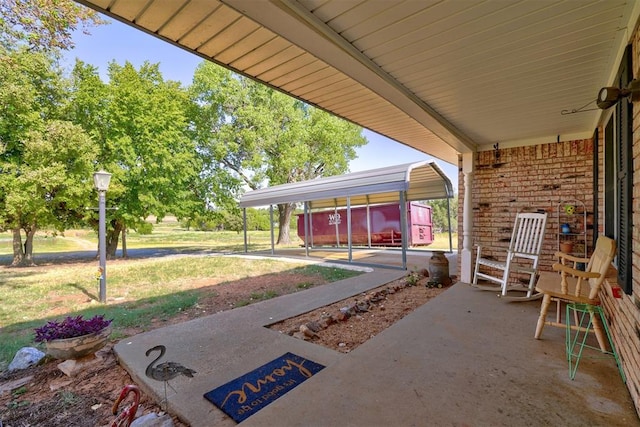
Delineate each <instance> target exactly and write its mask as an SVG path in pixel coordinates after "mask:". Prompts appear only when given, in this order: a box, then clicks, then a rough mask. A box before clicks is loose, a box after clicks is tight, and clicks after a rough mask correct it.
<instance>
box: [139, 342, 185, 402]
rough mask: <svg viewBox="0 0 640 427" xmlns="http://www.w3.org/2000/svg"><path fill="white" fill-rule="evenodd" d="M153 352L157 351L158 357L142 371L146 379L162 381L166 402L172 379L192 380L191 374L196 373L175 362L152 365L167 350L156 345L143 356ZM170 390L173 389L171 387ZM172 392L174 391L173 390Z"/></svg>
mask: <svg viewBox="0 0 640 427" xmlns="http://www.w3.org/2000/svg"><path fill="white" fill-rule="evenodd" d="M154 351H159V352H160V355H159V356H158V357H156V358H155V359H154V360H153V361H152V362H151V363H149V366H147V369H146V370H145V371H144V373H145V375H146V376H147V377H149V378H151V379H154V380H156V381H162V382H163V383H164V402H166V401H167V384H168V381H169V380H172V379H174V378H175V377H177V376H178V375H185V376H187V377H189V378H193V374H195V373H196V371H194V370H193V369H190V368H186V367H184V366H182V365H181V364H179V363H176V362H162V363H160V364H158V365H154V364H155V363H156V362H157V361H158V360H160V359H161V358H162V357H163V356H164V354H165V352H166V351H167V348H166V347H165V346H163V345H157V346H155V347H152V348H150V349H149V350H147V352H146V353H145V354H146V356H147V357H148V356H149V354H151V353H153V352H154ZM170 387H171V386H170ZM171 388H172V389H173V387H171ZM173 390H174V391H175V389H173Z"/></svg>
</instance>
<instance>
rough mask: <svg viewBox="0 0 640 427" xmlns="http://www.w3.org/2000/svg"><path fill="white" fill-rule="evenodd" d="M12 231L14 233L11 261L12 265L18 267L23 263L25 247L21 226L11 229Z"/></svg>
mask: <svg viewBox="0 0 640 427" xmlns="http://www.w3.org/2000/svg"><path fill="white" fill-rule="evenodd" d="M11 233H12V234H13V261H12V262H11V266H12V267H17V266H19V265H22V261H23V260H24V248H23V247H22V235H21V234H20V227H18V228H14V229H13V230H11Z"/></svg>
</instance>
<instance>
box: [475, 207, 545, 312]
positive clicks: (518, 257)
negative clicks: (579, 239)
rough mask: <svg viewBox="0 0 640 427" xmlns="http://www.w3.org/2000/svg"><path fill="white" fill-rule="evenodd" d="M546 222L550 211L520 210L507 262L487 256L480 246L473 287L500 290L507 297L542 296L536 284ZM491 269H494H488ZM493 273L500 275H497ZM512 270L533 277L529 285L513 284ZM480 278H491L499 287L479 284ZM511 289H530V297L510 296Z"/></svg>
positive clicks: (527, 291)
mask: <svg viewBox="0 0 640 427" xmlns="http://www.w3.org/2000/svg"><path fill="white" fill-rule="evenodd" d="M546 224H547V214H546V213H518V214H517V215H516V220H515V223H514V225H513V231H512V234H511V240H510V242H509V248H508V249H507V257H506V260H505V261H504V262H501V261H496V260H494V259H489V258H483V257H482V247H481V246H478V251H477V253H476V267H475V272H474V275H473V283H472V284H471V286H473V287H474V288H478V289H482V290H490V291H497V290H500V295H499V296H500V297H501V298H503V299H507V300H513V301H529V300H532V299H537V298H539V297H540V296H541V295H539V294H534V287H535V281H536V276H537V273H538V262H539V259H540V252H541V251H542V242H543V241H544V233H545V229H546ZM481 268H484V270H485V271H484V272H483V271H481ZM487 268H488V269H490V271H488V272H487V271H486V269H487ZM493 272H498V273H499V274H498V275H493V274H492V273H493ZM500 272H501V273H500ZM512 272H516V273H524V274H527V275H528V276H529V282H528V285H527V286H524V285H515V284H512V285H509V275H510V273H512ZM478 279H485V280H489V281H491V282H494V283H497V284H498V285H499V286H495V285H481V284H479V283H478ZM511 290H514V291H523V292H526V296H507V292H508V291H511Z"/></svg>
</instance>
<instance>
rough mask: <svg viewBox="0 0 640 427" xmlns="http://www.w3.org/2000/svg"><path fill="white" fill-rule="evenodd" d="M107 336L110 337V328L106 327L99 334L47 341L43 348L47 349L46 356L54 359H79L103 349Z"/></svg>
mask: <svg viewBox="0 0 640 427" xmlns="http://www.w3.org/2000/svg"><path fill="white" fill-rule="evenodd" d="M109 335H111V326H107V327H106V328H104V329H103V330H101V331H100V332H95V333H93V334H87V335H82V336H79V337H73V338H64V339H57V340H51V341H47V342H46V343H45V346H46V348H47V354H49V355H51V356H53V357H55V358H56V359H61V360H68V359H79V358H81V357H84V356H88V355H90V354H94V353H95V352H96V351H98V350H100V349H101V348H102V347H104V345H105V344H106V343H107V339H109Z"/></svg>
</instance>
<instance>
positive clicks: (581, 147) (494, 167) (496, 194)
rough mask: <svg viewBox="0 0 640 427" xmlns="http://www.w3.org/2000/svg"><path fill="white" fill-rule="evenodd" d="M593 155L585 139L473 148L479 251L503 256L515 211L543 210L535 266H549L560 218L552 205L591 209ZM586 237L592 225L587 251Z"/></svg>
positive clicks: (475, 235)
mask: <svg viewBox="0 0 640 427" xmlns="http://www.w3.org/2000/svg"><path fill="white" fill-rule="evenodd" d="M593 158H594V156H593V142H592V140H591V139H588V140H576V141H564V142H558V143H556V142H553V143H548V144H540V145H534V146H527V147H516V148H506V149H498V150H490V151H481V152H479V153H477V154H476V163H475V171H474V174H473V180H472V185H473V187H472V195H473V201H472V203H471V206H472V208H473V234H472V244H473V245H474V246H476V245H479V244H481V245H482V247H483V249H482V251H483V252H482V253H483V256H494V257H495V258H497V259H504V255H505V253H506V249H507V247H508V244H509V240H510V238H511V231H512V228H513V222H514V220H515V215H516V213H517V212H521V211H536V210H539V209H543V210H545V211H546V212H547V213H548V215H549V217H548V220H547V232H546V235H545V241H544V244H543V249H542V257H541V260H540V268H541V269H542V270H550V269H551V264H553V262H555V258H554V257H553V254H554V252H555V251H556V250H557V242H558V239H557V232H558V228H559V227H558V224H559V221H560V220H562V222H565V220H566V218H560V219H559V218H558V204H560V203H562V206H564V202H566V201H573V200H579V201H582V202H583V203H584V204H585V206H586V210H587V211H588V212H590V213H591V212H592V211H593V194H594V189H593ZM461 179H462V177H461ZM460 194H463V190H462V189H461V190H460ZM460 204H461V205H462V201H461V202H460ZM572 204H574V203H572ZM575 217H576V218H575V221H578V219H579V218H578V217H577V215H576V216H575ZM592 239H593V230H591V229H589V230H588V231H587V244H588V253H589V254H590V252H589V250H590V249H591V247H592ZM576 249H577V246H576Z"/></svg>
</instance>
